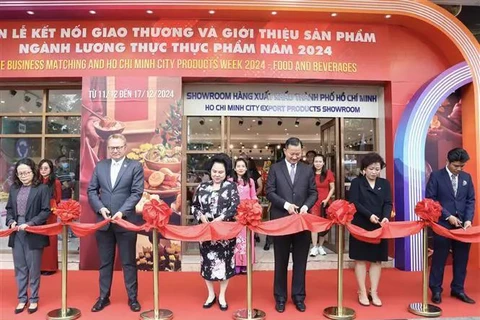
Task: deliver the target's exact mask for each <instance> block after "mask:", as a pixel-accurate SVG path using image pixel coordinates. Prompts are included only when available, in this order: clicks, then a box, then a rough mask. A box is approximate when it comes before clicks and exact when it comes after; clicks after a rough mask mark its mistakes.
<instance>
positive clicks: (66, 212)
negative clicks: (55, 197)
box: [52, 199, 80, 223]
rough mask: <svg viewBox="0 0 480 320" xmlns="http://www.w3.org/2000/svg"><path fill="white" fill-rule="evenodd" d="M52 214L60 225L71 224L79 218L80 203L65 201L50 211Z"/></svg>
mask: <svg viewBox="0 0 480 320" xmlns="http://www.w3.org/2000/svg"><path fill="white" fill-rule="evenodd" d="M52 211H53V213H54V214H55V215H56V216H57V217H59V218H60V221H62V223H67V222H71V221H73V220H76V219H78V218H79V217H80V203H79V202H78V201H75V200H72V199H70V200H67V201H64V202H60V203H59V204H58V205H57V207H56V208H53V209H52Z"/></svg>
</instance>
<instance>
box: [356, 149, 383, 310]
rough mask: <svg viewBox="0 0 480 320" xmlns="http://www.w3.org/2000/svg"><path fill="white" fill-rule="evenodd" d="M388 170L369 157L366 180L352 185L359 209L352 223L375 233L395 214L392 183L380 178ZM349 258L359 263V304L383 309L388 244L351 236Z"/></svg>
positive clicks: (363, 168) (378, 159)
mask: <svg viewBox="0 0 480 320" xmlns="http://www.w3.org/2000/svg"><path fill="white" fill-rule="evenodd" d="M383 168H385V162H384V161H383V159H382V157H381V156H380V155H378V154H377V153H370V154H368V155H366V156H365V157H364V158H363V159H362V161H361V164H360V170H361V172H362V173H363V176H361V177H358V178H356V179H354V180H353V181H352V184H351V186H350V194H349V200H350V202H352V203H353V204H355V207H356V209H357V213H356V214H355V216H354V218H353V221H352V223H353V224H354V225H357V226H359V227H362V228H363V229H365V230H368V231H371V230H375V229H378V228H380V227H381V224H383V223H387V222H388V221H389V219H390V215H391V212H392V194H391V190H390V183H389V182H388V181H387V180H386V179H383V178H380V177H379V176H380V171H381V170H382V169H383ZM349 251H350V252H349V256H350V258H351V259H353V260H356V261H355V276H356V278H357V282H358V302H359V303H360V304H361V305H364V306H368V305H370V301H369V298H370V300H372V304H373V305H374V306H377V307H380V306H382V301H381V300H380V298H379V297H378V294H377V291H378V283H379V281H380V275H381V272H382V264H381V262H382V261H387V260H388V243H387V240H382V241H381V243H380V244H371V243H367V242H363V241H360V240H357V239H355V238H354V237H352V235H350V245H349ZM367 262H370V269H369V276H370V292H369V294H367V289H366V284H365V281H366V277H367Z"/></svg>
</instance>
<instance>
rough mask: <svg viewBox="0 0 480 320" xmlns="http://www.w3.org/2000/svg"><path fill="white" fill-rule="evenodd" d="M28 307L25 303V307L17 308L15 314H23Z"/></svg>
mask: <svg viewBox="0 0 480 320" xmlns="http://www.w3.org/2000/svg"><path fill="white" fill-rule="evenodd" d="M26 307H27V304H26V303H25V304H24V305H23V308H15V314H19V313H22V312H23V311H24V310H25V308H26Z"/></svg>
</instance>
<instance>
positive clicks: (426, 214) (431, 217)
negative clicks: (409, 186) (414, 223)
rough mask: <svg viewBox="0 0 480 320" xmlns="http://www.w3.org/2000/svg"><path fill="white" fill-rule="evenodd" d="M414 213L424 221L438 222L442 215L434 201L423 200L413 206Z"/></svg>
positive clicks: (439, 207) (440, 207)
mask: <svg viewBox="0 0 480 320" xmlns="http://www.w3.org/2000/svg"><path fill="white" fill-rule="evenodd" d="M415 213H416V214H417V216H419V217H420V219H422V220H424V221H428V222H430V223H433V222H438V219H439V218H440V217H441V215H442V206H441V205H440V203H438V202H437V201H435V200H432V199H423V200H422V201H419V202H418V203H417V205H416V206H415Z"/></svg>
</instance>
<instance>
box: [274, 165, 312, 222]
mask: <svg viewBox="0 0 480 320" xmlns="http://www.w3.org/2000/svg"><path fill="white" fill-rule="evenodd" d="M265 190H266V194H267V199H268V200H269V201H270V202H271V203H272V206H271V209H270V219H278V218H282V217H285V216H288V211H287V210H285V208H284V207H283V206H284V205H285V202H286V201H287V202H289V203H293V204H295V205H297V206H298V207H299V208H301V207H302V206H303V205H306V206H307V207H308V209H309V210H310V209H311V208H312V207H313V205H314V204H315V201H317V197H318V194H317V188H316V186H315V175H314V173H313V170H312V168H311V167H310V166H308V165H306V164H304V163H301V162H298V163H297V168H296V172H295V181H294V182H293V183H292V180H291V179H290V175H289V173H288V168H287V164H286V163H285V160H283V161H280V162H277V163H275V164H273V165H272V166H271V167H270V171H269V172H268V178H267V184H266V186H265Z"/></svg>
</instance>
